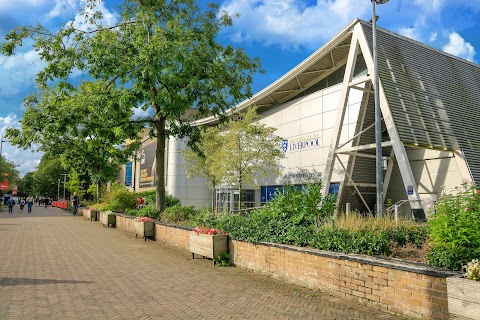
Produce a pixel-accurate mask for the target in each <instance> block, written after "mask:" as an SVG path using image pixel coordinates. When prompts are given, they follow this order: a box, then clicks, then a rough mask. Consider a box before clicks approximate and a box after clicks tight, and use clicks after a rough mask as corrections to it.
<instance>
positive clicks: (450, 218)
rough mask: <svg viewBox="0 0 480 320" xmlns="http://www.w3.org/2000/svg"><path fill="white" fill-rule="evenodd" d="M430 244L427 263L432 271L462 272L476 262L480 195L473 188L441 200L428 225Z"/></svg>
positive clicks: (479, 248) (479, 239) (479, 246)
mask: <svg viewBox="0 0 480 320" xmlns="http://www.w3.org/2000/svg"><path fill="white" fill-rule="evenodd" d="M429 241H430V242H431V243H432V245H433V248H432V250H431V252H430V253H429V254H428V256H427V261H428V263H429V264H431V265H433V266H435V267H441V268H447V269H451V270H461V268H462V266H463V265H465V264H467V263H468V262H469V261H471V260H472V259H475V258H479V257H480V191H479V190H477V189H475V188H473V187H472V188H469V189H465V190H461V191H460V190H457V192H456V193H455V194H446V195H444V196H442V197H441V198H440V200H439V201H438V202H437V204H436V206H435V213H434V215H433V217H432V218H431V219H430V221H429Z"/></svg>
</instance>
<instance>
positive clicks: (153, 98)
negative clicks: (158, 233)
mask: <svg viewBox="0 0 480 320" xmlns="http://www.w3.org/2000/svg"><path fill="white" fill-rule="evenodd" d="M97 2H98V0H87V1H86V3H87V7H86V8H85V10H84V12H83V13H84V17H85V21H86V22H87V24H86V25H84V26H83V27H82V28H79V27H78V26H77V25H75V23H73V22H69V23H66V24H65V25H63V27H62V28H60V29H59V30H58V31H56V32H53V33H52V32H50V31H49V30H47V29H46V28H44V27H43V26H35V27H19V28H17V29H15V30H13V31H11V32H10V33H9V34H8V35H7V38H6V41H5V42H4V45H3V47H2V52H3V53H5V54H7V55H11V54H13V53H14V51H15V49H16V47H17V46H19V45H21V44H22V41H23V39H25V38H32V39H33V41H34V45H35V47H36V49H37V50H38V52H39V54H40V57H41V58H42V60H44V62H46V67H45V69H44V70H43V71H42V72H40V73H39V74H38V76H37V82H38V86H39V88H40V89H41V90H49V89H48V88H49V87H51V86H53V85H55V86H57V87H58V88H60V89H61V90H57V92H58V91H62V92H63V89H64V88H66V89H67V90H70V89H71V87H72V84H74V82H72V81H71V79H70V78H71V77H70V76H71V75H72V73H73V72H74V71H76V70H82V71H84V72H86V73H88V75H89V76H90V77H91V78H93V79H97V80H99V81H101V83H102V85H103V88H104V89H105V90H104V91H109V90H108V89H109V88H115V92H117V93H119V94H120V97H119V98H118V99H119V101H120V102H121V103H122V105H126V104H127V103H128V104H129V107H130V108H131V109H133V108H136V107H138V106H141V107H142V108H143V109H144V110H147V109H150V110H152V115H151V116H149V117H145V118H142V119H137V121H139V122H141V121H143V123H145V124H148V125H149V126H151V127H152V128H153V129H154V130H152V131H151V132H152V135H154V136H156V137H157V150H156V159H157V161H156V163H157V164H156V181H157V186H156V191H157V192H156V194H157V195H156V205H157V210H159V211H163V209H164V207H165V177H164V175H165V170H164V168H165V166H164V163H165V140H166V138H167V137H169V136H178V137H191V138H192V136H193V137H194V136H195V127H192V126H190V122H189V121H187V119H185V118H182V117H183V116H184V115H185V114H186V113H187V111H188V110H189V109H190V108H192V107H193V108H195V109H196V111H197V113H196V116H197V117H205V116H207V115H220V116H222V114H223V112H224V111H225V110H226V109H227V108H229V107H231V106H233V105H235V104H237V103H238V102H239V101H241V100H243V99H245V98H246V97H248V96H250V95H251V89H250V83H251V81H252V75H253V73H254V72H256V71H258V70H259V65H260V63H259V61H258V60H257V59H253V60H252V59H250V58H249V57H248V56H247V55H246V54H245V52H244V51H243V50H241V49H236V48H234V47H232V46H224V45H221V44H220V43H218V42H217V41H216V38H217V36H218V33H219V32H220V31H221V30H222V28H223V27H227V26H230V25H231V24H232V17H231V16H229V15H228V14H227V13H225V12H219V7H218V5H217V4H213V3H211V4H208V5H207V6H203V5H202V7H200V6H199V5H198V4H197V2H196V1H195V0H179V1H177V0H170V1H165V0H149V1H145V0H126V1H125V2H124V4H123V6H122V7H121V15H120V17H121V18H120V20H119V21H118V22H117V23H116V24H115V25H104V24H102V21H103V20H102V16H101V14H100V13H99V12H95V5H96V4H97ZM50 91H52V90H50ZM100 92H102V91H100ZM96 94H101V93H98V92H97V93H96ZM58 98H59V99H62V98H63V96H62V94H60V95H59V96H58ZM120 112H123V109H121V111H120ZM45 115H46V114H45ZM188 120H192V119H191V118H190V119H188ZM193 140H194V139H192V140H191V141H193Z"/></svg>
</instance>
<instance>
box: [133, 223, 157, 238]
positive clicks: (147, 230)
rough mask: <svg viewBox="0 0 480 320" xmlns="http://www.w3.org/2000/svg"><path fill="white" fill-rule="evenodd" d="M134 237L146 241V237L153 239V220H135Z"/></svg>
mask: <svg viewBox="0 0 480 320" xmlns="http://www.w3.org/2000/svg"><path fill="white" fill-rule="evenodd" d="M134 225H135V237H141V238H144V239H145V241H147V238H151V239H153V237H154V235H155V223H154V222H153V221H143V222H139V221H135V222H134Z"/></svg>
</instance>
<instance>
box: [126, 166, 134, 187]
mask: <svg viewBox="0 0 480 320" xmlns="http://www.w3.org/2000/svg"><path fill="white" fill-rule="evenodd" d="M125 185H126V186H128V187H131V186H132V161H128V162H127V164H126V165H125Z"/></svg>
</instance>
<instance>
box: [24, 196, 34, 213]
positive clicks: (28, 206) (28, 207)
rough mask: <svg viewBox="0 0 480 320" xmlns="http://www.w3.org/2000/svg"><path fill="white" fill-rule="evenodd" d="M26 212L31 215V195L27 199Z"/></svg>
mask: <svg viewBox="0 0 480 320" xmlns="http://www.w3.org/2000/svg"><path fill="white" fill-rule="evenodd" d="M26 201H27V212H28V213H30V214H32V206H33V197H32V195H31V194H29V195H28V197H27V200H26Z"/></svg>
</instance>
